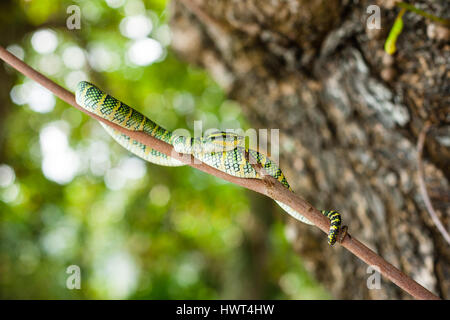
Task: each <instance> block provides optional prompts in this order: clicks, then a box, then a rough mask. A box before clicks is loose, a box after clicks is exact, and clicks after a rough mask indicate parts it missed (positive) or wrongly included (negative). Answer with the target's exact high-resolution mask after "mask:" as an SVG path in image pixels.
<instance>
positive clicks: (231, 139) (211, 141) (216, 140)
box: [201, 131, 245, 153]
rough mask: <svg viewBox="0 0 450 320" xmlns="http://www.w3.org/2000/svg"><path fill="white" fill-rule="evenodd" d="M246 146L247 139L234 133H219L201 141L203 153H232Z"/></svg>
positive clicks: (214, 133)
mask: <svg viewBox="0 0 450 320" xmlns="http://www.w3.org/2000/svg"><path fill="white" fill-rule="evenodd" d="M244 144H245V138H244V137H242V136H239V135H237V134H235V133H233V132H224V131H217V132H213V133H211V134H209V135H207V136H206V137H204V138H202V139H201V145H202V151H203V152H206V153H211V152H224V151H231V150H233V149H235V148H236V147H238V146H243V145H244Z"/></svg>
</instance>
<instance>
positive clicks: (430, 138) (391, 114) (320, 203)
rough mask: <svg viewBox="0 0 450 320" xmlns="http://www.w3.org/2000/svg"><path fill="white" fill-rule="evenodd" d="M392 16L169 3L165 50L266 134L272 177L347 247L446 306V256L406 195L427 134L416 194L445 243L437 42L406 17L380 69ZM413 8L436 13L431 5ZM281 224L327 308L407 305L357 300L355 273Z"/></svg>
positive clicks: (328, 4)
mask: <svg viewBox="0 0 450 320" xmlns="http://www.w3.org/2000/svg"><path fill="white" fill-rule="evenodd" d="M355 3H356V4H355ZM394 3H395V1H376V3H374V1H338V0H285V1H281V0H275V1H259V0H239V1H231V0H228V1H223V0H222V1H219V0H208V1H206V0H173V1H172V4H171V28H172V32H173V39H172V47H173V49H174V50H175V52H176V53H177V54H178V55H179V56H181V57H182V58H183V59H184V60H186V61H188V62H190V63H192V64H195V65H200V66H202V67H204V68H206V69H207V70H208V71H209V72H210V73H211V75H212V76H213V77H214V79H215V80H216V81H217V82H218V83H219V84H220V85H221V86H222V87H223V88H224V89H225V90H226V92H227V94H228V96H229V97H230V98H231V99H235V100H236V101H238V102H239V103H240V104H241V105H242V108H243V109H244V112H245V114H246V116H247V118H248V119H249V121H250V123H251V124H252V126H253V127H254V128H268V129H270V128H279V129H280V164H281V168H282V169H283V171H284V173H285V174H286V176H287V178H288V180H289V181H290V184H291V186H292V188H293V189H294V190H295V192H296V193H298V194H300V195H302V196H303V197H304V198H305V199H307V200H308V201H309V202H311V203H312V204H313V205H314V206H316V207H317V208H319V209H336V210H339V211H341V213H342V214H343V218H344V223H345V224H347V225H348V226H349V231H350V232H351V233H352V234H353V235H354V236H355V237H357V238H358V239H360V240H361V241H363V242H364V243H365V244H367V245H368V246H369V247H370V248H372V249H373V250H375V251H376V252H377V253H378V254H380V255H381V256H383V257H384V258H385V259H387V260H388V261H389V262H391V263H393V264H394V265H395V266H397V267H398V268H400V269H401V270H403V271H404V272H405V273H406V274H408V275H409V276H411V277H412V278H414V279H415V280H416V281H418V282H419V283H421V284H422V285H424V286H425V287H427V288H428V289H429V290H431V291H433V292H434V293H436V294H438V295H440V296H441V297H442V298H449V297H450V268H449V265H450V264H449V262H450V250H449V245H448V244H447V243H446V242H445V240H444V238H443V237H442V235H441V234H440V233H439V232H438V230H437V228H436V227H435V226H434V224H433V222H432V220H431V218H430V216H429V214H428V212H427V210H426V208H425V205H424V201H423V197H422V194H421V193H420V191H419V186H418V171H417V148H416V143H417V138H418V135H419V132H420V130H421V129H422V127H423V126H424V123H425V121H427V120H429V121H431V123H432V129H431V130H430V132H429V133H428V135H427V138H426V141H425V152H424V155H423V162H424V168H425V169H424V172H425V182H426V184H427V188H428V190H429V193H430V197H431V200H432V203H433V205H434V207H435V209H436V210H437V212H438V215H439V218H440V219H441V221H442V222H443V224H444V226H445V227H446V229H447V230H448V229H449V225H450V219H449V215H450V206H449V198H450V195H449V188H448V179H449V177H450V170H449V167H450V156H449V155H450V142H449V141H450V127H449V123H450V116H449V105H450V104H449V89H450V83H449V80H448V79H449V58H450V46H449V29H448V28H445V27H443V26H441V25H438V24H436V23H434V22H432V21H430V20H428V19H425V18H423V17H422V16H419V15H417V14H415V13H412V12H407V13H406V14H405V15H404V18H403V20H404V29H403V32H402V33H401V35H400V37H399V39H398V41H397V48H398V51H397V53H396V54H395V55H393V56H388V55H387V54H386V53H385V52H384V50H383V46H384V41H385V39H386V37H387V34H388V32H389V30H390V28H391V26H392V23H393V21H394V19H395V17H396V15H397V14H398V12H399V9H398V8H397V7H395V6H394ZM372 4H377V5H379V7H380V9H381V29H378V30H377V29H369V28H368V27H367V21H366V20H367V18H368V17H369V16H370V14H368V13H367V7H368V6H369V5H372ZM415 5H416V6H417V7H420V8H421V9H423V10H425V11H427V12H430V13H433V14H434V15H436V16H440V17H444V18H448V15H449V14H450V10H449V9H450V8H449V7H450V3H449V2H448V1H445V0H442V1H420V2H415ZM289 223H291V224H295V228H294V229H295V230H296V232H295V233H294V235H293V236H292V237H291V239H290V240H291V241H292V244H293V248H294V249H295V251H296V252H298V254H300V255H301V256H302V258H303V259H304V261H305V262H306V266H307V268H308V269H309V270H310V271H311V272H312V273H313V274H314V275H315V277H316V278H317V279H318V280H319V281H321V282H322V283H323V284H324V285H325V286H326V287H327V288H328V289H329V290H330V292H331V293H332V294H333V295H334V296H335V297H336V298H340V299H342V298H346V299H380V298H388V299H396V298H401V299H407V298H409V295H407V294H405V293H404V292H402V291H401V290H400V289H398V288H397V287H396V286H395V285H394V284H392V283H390V282H389V281H387V280H383V281H382V285H381V289H380V290H369V289H368V288H367V285H366V282H367V278H368V276H369V275H370V274H368V273H367V266H366V265H365V264H364V263H362V262H361V261H360V260H359V259H358V258H356V257H355V256H353V255H352V254H350V253H349V252H347V251H346V250H345V249H343V248H342V247H339V245H337V246H335V247H329V246H328V245H327V243H326V240H325V237H324V234H322V233H321V232H320V231H319V230H317V229H316V228H313V227H310V226H307V225H304V224H301V223H295V222H294V221H293V220H292V221H289Z"/></svg>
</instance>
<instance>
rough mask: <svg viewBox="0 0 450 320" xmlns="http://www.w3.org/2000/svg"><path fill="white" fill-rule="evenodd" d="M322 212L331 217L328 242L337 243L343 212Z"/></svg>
mask: <svg viewBox="0 0 450 320" xmlns="http://www.w3.org/2000/svg"><path fill="white" fill-rule="evenodd" d="M321 212H322V214H323V215H324V216H325V217H327V218H328V219H330V231H329V232H328V243H329V244H330V245H333V244H335V243H336V239H337V236H338V234H339V230H340V228H341V223H342V218H341V214H340V213H339V212H337V211H334V210H322V211H321Z"/></svg>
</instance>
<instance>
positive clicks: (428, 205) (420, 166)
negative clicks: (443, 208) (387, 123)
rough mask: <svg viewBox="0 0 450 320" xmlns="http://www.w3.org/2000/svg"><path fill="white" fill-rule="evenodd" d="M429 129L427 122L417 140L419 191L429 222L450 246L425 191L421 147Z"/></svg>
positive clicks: (449, 238) (449, 240)
mask: <svg viewBox="0 0 450 320" xmlns="http://www.w3.org/2000/svg"><path fill="white" fill-rule="evenodd" d="M430 127H431V123H430V122H428V121H427V122H426V123H425V125H424V126H423V128H422V130H421V131H420V133H419V139H418V140H417V169H418V176H419V190H420V194H421V195H422V198H423V201H424V203H425V207H426V208H427V211H428V214H429V215H430V217H431V220H433V223H434V225H435V226H436V228H437V229H438V230H439V232H440V233H441V234H442V236H443V237H444V239H445V241H447V243H448V244H450V235H449V234H448V232H447V230H445V227H444V225H443V224H442V222H441V220H439V217H438V215H437V214H436V211H435V210H434V208H433V205H432V204H431V200H430V197H429V195H428V191H427V186H426V185H425V179H424V173H423V171H424V170H423V161H422V154H423V146H424V144H425V138H426V136H427V132H428V130H429V129H430Z"/></svg>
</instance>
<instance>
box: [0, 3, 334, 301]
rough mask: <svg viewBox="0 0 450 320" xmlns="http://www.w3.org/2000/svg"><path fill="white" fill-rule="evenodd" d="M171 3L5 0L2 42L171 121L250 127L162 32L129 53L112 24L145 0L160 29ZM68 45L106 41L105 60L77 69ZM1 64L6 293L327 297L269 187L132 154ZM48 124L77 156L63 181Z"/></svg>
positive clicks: (39, 65)
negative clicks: (38, 43)
mask: <svg viewBox="0 0 450 320" xmlns="http://www.w3.org/2000/svg"><path fill="white" fill-rule="evenodd" d="M73 4H76V5H78V6H80V8H81V12H82V20H81V21H82V25H81V29H80V30H68V29H67V28H66V18H67V17H68V14H67V13H66V9H67V7H68V6H69V5H73ZM166 5H167V4H166V1H165V0H155V1H145V2H141V0H128V1H121V0H117V1H115V0H110V1H81V0H79V1H51V0H39V1H37V0H34V1H19V0H17V1H6V2H3V3H2V4H1V5H0V9H3V10H0V12H1V16H0V18H1V20H2V21H3V24H4V25H3V26H2V27H4V26H6V25H8V28H9V30H13V31H12V33H10V34H6V33H5V34H4V35H2V37H1V38H0V39H1V41H2V43H1V44H2V45H3V46H9V48H10V49H11V48H13V49H11V50H16V51H17V50H19V51H20V50H22V52H23V54H24V60H25V61H26V62H27V63H28V64H30V65H31V66H33V67H35V68H36V69H38V70H40V71H41V72H43V73H44V74H46V75H48V76H49V77H50V78H52V79H53V80H54V81H56V82H57V83H60V84H62V85H64V86H66V87H69V89H71V90H73V88H70V86H71V85H70V83H71V80H70V76H72V77H73V75H74V73H73V72H79V71H81V72H83V74H84V75H86V77H87V78H88V79H89V80H90V81H92V82H94V83H96V84H97V85H98V86H99V87H101V88H103V89H104V90H105V91H108V92H110V93H111V94H112V95H113V96H115V97H117V98H119V99H121V100H123V101H125V102H126V103H128V104H129V105H132V106H135V107H136V108H137V109H139V110H140V111H142V112H143V113H144V114H146V115H147V116H148V117H150V118H151V119H153V120H154V121H156V122H158V123H159V124H161V125H163V126H165V127H166V128H168V129H170V130H173V129H175V128H188V129H192V125H193V121H194V120H202V121H203V125H204V128H207V127H221V128H227V127H229V126H235V127H236V126H239V127H242V128H243V129H247V128H248V124H247V123H246V122H245V119H244V118H243V116H242V115H241V113H240V106H239V105H237V104H236V103H234V102H232V101H228V100H227V99H226V97H225V95H224V92H223V91H222V90H221V89H220V87H218V85H217V84H215V83H214V82H213V81H212V80H211V78H210V77H209V76H208V75H207V74H206V73H205V72H204V71H202V70H200V69H198V68H194V67H192V66H188V65H186V64H184V63H183V62H181V61H179V60H178V59H177V58H176V57H175V56H174V55H173V53H172V52H171V51H170V46H166V45H167V44H168V43H165V44H164V54H163V58H161V59H160V60H159V61H157V62H154V63H152V64H150V65H147V66H135V65H132V64H130V63H129V62H128V61H127V59H126V55H127V50H128V49H129V47H130V45H131V43H132V41H133V40H131V39H129V38H127V37H125V36H123V35H122V34H121V32H120V29H119V26H120V23H121V21H122V20H123V19H124V18H125V17H126V16H127V12H128V13H130V12H131V13H132V12H133V10H136V8H145V11H143V12H141V14H143V15H145V16H147V17H148V18H149V19H151V22H152V25H153V28H152V32H151V33H150V34H149V35H148V37H150V38H155V39H156V40H158V41H162V42H164V39H165V40H167V39H168V36H167V34H168V33H167V30H168V26H167V9H166ZM133 6H135V7H134V8H135V9H133ZM130 8H131V9H130ZM46 28H50V29H51V30H53V31H54V32H56V35H57V39H58V45H57V47H56V49H55V50H54V51H53V52H51V53H46V54H40V53H38V52H36V50H35V48H33V46H32V44H31V39H32V36H33V35H34V33H35V32H36V31H38V30H42V29H46ZM2 29H3V30H5V29H4V28H2ZM14 37H15V39H14ZM11 39H14V42H11ZM11 45H13V47H11ZM68 47H78V48H81V49H82V50H83V52H84V54H85V55H86V56H89V54H90V52H92V50H93V48H95V47H96V48H98V47H101V48H103V49H105V50H106V51H108V52H110V53H112V54H113V58H114V59H113V60H112V61H113V64H112V66H110V67H109V68H107V69H106V70H101V71H98V70H96V69H95V64H93V63H92V62H91V61H89V59H88V60H87V62H86V63H85V64H84V65H83V66H82V67H80V68H79V70H74V69H73V68H69V67H68V66H67V65H65V64H64V62H63V61H62V56H63V53H64V50H65V49H67V48H68ZM49 61H50V62H49ZM1 69H2V70H1V77H2V78H3V81H9V83H10V85H9V86H8V90H10V91H11V92H10V97H8V99H6V100H7V101H1V103H2V108H3V112H2V119H1V120H0V125H1V127H2V128H1V131H0V136H1V144H0V147H1V150H0V166H1V167H0V168H3V169H2V170H3V171H1V170H0V172H3V183H2V174H1V173H0V297H1V298H8V299H10V298H25V299H28V298H40V299H48V298H57V299H58V298H65V299H80V298H81V299H86V298H90V299H92V298H95V299H105V298H117V299H122V298H123V299H198V298H200V299H217V298H219V299H220V298H231V299H235V298H265V299H302V298H329V296H328V295H327V294H326V293H325V292H324V291H323V290H322V289H321V288H320V287H319V286H318V285H317V284H316V283H315V281H314V280H313V279H311V278H310V276H309V275H308V274H307V272H306V271H305V269H304V267H303V266H302V263H301V261H300V258H299V257H298V256H296V255H295V253H294V251H293V249H292V247H291V246H290V245H289V243H288V242H287V240H286V235H287V234H289V229H288V228H287V227H286V224H285V222H284V220H283V214H282V211H281V210H280V209H279V208H277V207H276V205H275V204H273V202H272V201H270V200H266V199H264V198H262V197H259V196H256V195H254V194H251V193H249V192H246V191H244V190H243V189H242V188H240V187H237V186H234V185H231V184H229V183H226V182H224V181H221V180H219V179H217V178H215V177H211V176H208V175H206V174H203V173H201V172H198V171H196V170H194V169H192V168H189V167H179V168H166V167H161V166H156V165H153V164H149V163H143V162H142V163H141V162H139V161H138V160H136V159H134V157H133V156H132V155H131V154H130V153H128V152H127V151H126V150H125V149H123V148H122V147H120V146H119V145H118V144H116V143H115V142H114V141H113V140H112V139H111V138H110V137H109V136H108V135H107V134H106V133H105V132H104V131H103V129H102V128H101V126H100V125H99V124H98V123H96V122H95V121H94V120H92V119H89V118H88V117H87V116H85V115H82V114H81V113H80V112H79V111H77V110H75V109H73V108H72V107H70V106H68V105H66V104H65V103H63V102H62V101H60V100H58V99H56V103H55V105H54V108H53V109H52V110H51V111H50V112H35V111H33V110H32V109H31V108H30V107H29V103H20V101H19V102H18V100H20V99H18V98H17V97H16V96H17V91H18V90H16V91H14V89H13V88H16V89H17V88H26V86H25V87H23V86H22V85H23V84H24V83H27V82H28V81H29V80H27V79H25V78H24V77H22V76H21V75H19V74H18V73H16V72H15V71H13V70H12V69H10V68H8V67H6V66H4V65H2V67H1ZM49 71H51V72H50V74H49ZM79 74H80V73H78V75H79ZM75 75H76V73H75ZM4 79H6V80H4ZM72 82H73V80H72ZM23 94H24V93H23V92H22V95H23ZM14 97H16V99H14ZM19 98H20V97H19ZM22 98H23V97H22ZM11 100H12V101H14V102H16V103H13V102H12V101H11ZM38 100H39V97H38ZM186 103H187V104H190V105H189V106H188V107H186V106H185V105H184V104H186ZM46 128H47V129H48V128H53V129H55V128H56V129H58V128H59V129H58V130H59V131H58V130H57V132H60V133H61V132H62V133H63V135H65V137H66V138H67V141H68V148H69V149H70V150H71V151H72V152H74V154H76V156H77V157H78V158H77V159H79V168H78V170H77V172H76V174H74V176H73V178H72V179H70V181H65V182H59V183H58V182H55V181H53V180H52V179H51V178H48V177H46V175H45V174H44V171H43V169H42V166H43V161H44V160H43V151H42V148H43V145H44V144H45V143H43V141H42V137H43V136H45V135H44V134H43V130H45V129H46ZM50 132H54V130H53V131H50ZM99 158H100V159H101V161H100V162H99V160H98V159H99ZM130 159H132V160H130ZM127 163H128V164H130V163H131V164H132V165H136V166H137V168H138V169H137V172H138V174H135V175H134V176H133V175H129V174H127V172H126V170H127V168H129V166H128V167H127V166H126V164H127ZM10 169H12V170H13V176H12V177H11V170H10ZM132 169H133V168H132ZM8 170H9V171H8ZM133 170H134V169H133ZM134 171H136V170H134ZM8 172H9V173H8ZM114 175H116V176H115V179H116V180H117V179H119V180H120V181H119V182H120V183H119V184H118V185H117V183H116V185H114V184H113V183H112V184H111V183H110V184H111V185H112V187H111V186H110V185H108V177H113V178H114ZM117 177H119V178H117ZM111 179H112V178H111ZM105 181H106V182H105ZM116 182H117V181H116ZM261 202H263V203H264V205H258V203H259V204H261ZM255 203H256V204H255ZM266 204H268V205H266ZM69 265H78V266H79V267H80V268H81V290H68V289H67V288H66V279H67V277H68V276H69V275H68V274H67V273H66V268H67V267H68V266H69Z"/></svg>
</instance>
